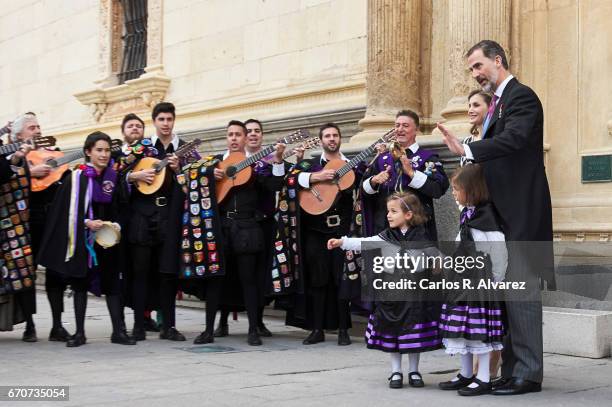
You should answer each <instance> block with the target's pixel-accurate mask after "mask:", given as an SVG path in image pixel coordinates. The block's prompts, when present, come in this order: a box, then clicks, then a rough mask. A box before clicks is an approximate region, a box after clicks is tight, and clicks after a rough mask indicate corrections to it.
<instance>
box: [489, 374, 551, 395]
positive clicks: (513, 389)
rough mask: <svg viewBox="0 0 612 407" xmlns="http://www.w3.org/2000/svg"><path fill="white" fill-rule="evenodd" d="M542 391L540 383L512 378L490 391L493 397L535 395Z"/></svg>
mask: <svg viewBox="0 0 612 407" xmlns="http://www.w3.org/2000/svg"><path fill="white" fill-rule="evenodd" d="M539 391H542V383H538V382H532V381H531V380H525V379H521V378H520V377H513V378H512V379H510V380H508V382H507V383H505V384H503V385H501V386H498V387H496V388H495V389H493V391H491V394H493V395H494V396H514V395H516V394H525V393H536V392H539Z"/></svg>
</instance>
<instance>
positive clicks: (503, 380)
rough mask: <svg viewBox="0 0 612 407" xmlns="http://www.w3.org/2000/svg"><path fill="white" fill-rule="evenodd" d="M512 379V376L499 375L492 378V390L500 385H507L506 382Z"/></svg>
mask: <svg viewBox="0 0 612 407" xmlns="http://www.w3.org/2000/svg"><path fill="white" fill-rule="evenodd" d="M510 380H512V378H511V377H503V376H501V377H498V378H497V379H495V380H491V390H495V389H496V388H498V387H501V386H503V385H505V384H506V383H508V382H509V381H510Z"/></svg>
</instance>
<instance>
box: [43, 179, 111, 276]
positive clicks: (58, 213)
mask: <svg viewBox="0 0 612 407" xmlns="http://www.w3.org/2000/svg"><path fill="white" fill-rule="evenodd" d="M87 181H88V180H87V177H86V176H85V175H84V174H82V175H81V177H80V178H79V182H80V185H79V209H78V214H77V217H76V222H77V227H76V231H77V234H76V245H75V251H74V254H73V256H72V258H71V259H70V260H69V261H66V251H67V248H68V216H69V207H70V195H71V191H72V176H71V172H70V171H68V172H67V173H66V174H65V175H64V178H63V183H62V185H61V186H60V187H59V189H58V191H57V194H56V195H55V200H54V201H53V205H51V208H50V209H49V214H48V218H47V223H46V226H45V233H44V235H43V239H42V243H41V248H40V252H39V254H38V264H41V265H43V266H45V267H47V268H48V269H52V270H53V271H55V272H57V273H59V274H62V275H63V276H65V277H68V278H85V277H87V273H88V270H89V267H88V254H87V249H86V247H85V223H84V220H85V218H86V215H85V210H84V205H83V204H82V203H83V202H84V200H85V193H86V191H87ZM116 197H117V193H116V191H115V193H114V194H113V202H111V203H109V204H100V203H95V202H94V203H93V212H94V218H95V219H100V220H107V221H115V220H116V213H117V211H116V202H117V200H116ZM115 248H117V246H114V248H110V249H102V248H101V247H100V246H97V245H96V254H97V256H98V261H99V262H100V264H108V265H109V266H110V264H109V262H110V261H111V258H114V255H115V250H116V249H115Z"/></svg>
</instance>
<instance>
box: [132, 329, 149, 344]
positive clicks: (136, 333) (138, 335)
mask: <svg viewBox="0 0 612 407" xmlns="http://www.w3.org/2000/svg"><path fill="white" fill-rule="evenodd" d="M132 338H134V340H135V341H144V340H146V339H147V333H146V331H145V330H144V329H143V328H136V327H134V329H132Z"/></svg>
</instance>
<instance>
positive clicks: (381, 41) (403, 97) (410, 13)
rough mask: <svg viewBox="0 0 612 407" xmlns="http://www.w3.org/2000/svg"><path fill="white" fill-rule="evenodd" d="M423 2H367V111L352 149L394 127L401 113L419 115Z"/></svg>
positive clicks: (352, 142) (419, 0) (391, 0)
mask: <svg viewBox="0 0 612 407" xmlns="http://www.w3.org/2000/svg"><path fill="white" fill-rule="evenodd" d="M421 7H422V6H421V0H368V67H367V69H368V72H367V84H366V92H367V110H366V114H365V117H364V118H363V119H362V120H360V121H359V125H360V126H361V127H362V128H363V131H362V132H360V133H358V134H356V135H355V136H353V137H352V138H351V141H350V144H351V146H355V147H358V146H360V145H363V144H369V143H371V142H372V141H374V140H375V139H376V138H377V137H379V136H380V135H382V134H383V133H384V132H385V131H386V130H388V129H389V128H391V127H392V126H393V123H394V121H395V113H397V111H398V110H400V109H412V110H414V111H416V112H419V111H420V108H421V101H420V92H419V69H420V50H421V30H420V26H421Z"/></svg>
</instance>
